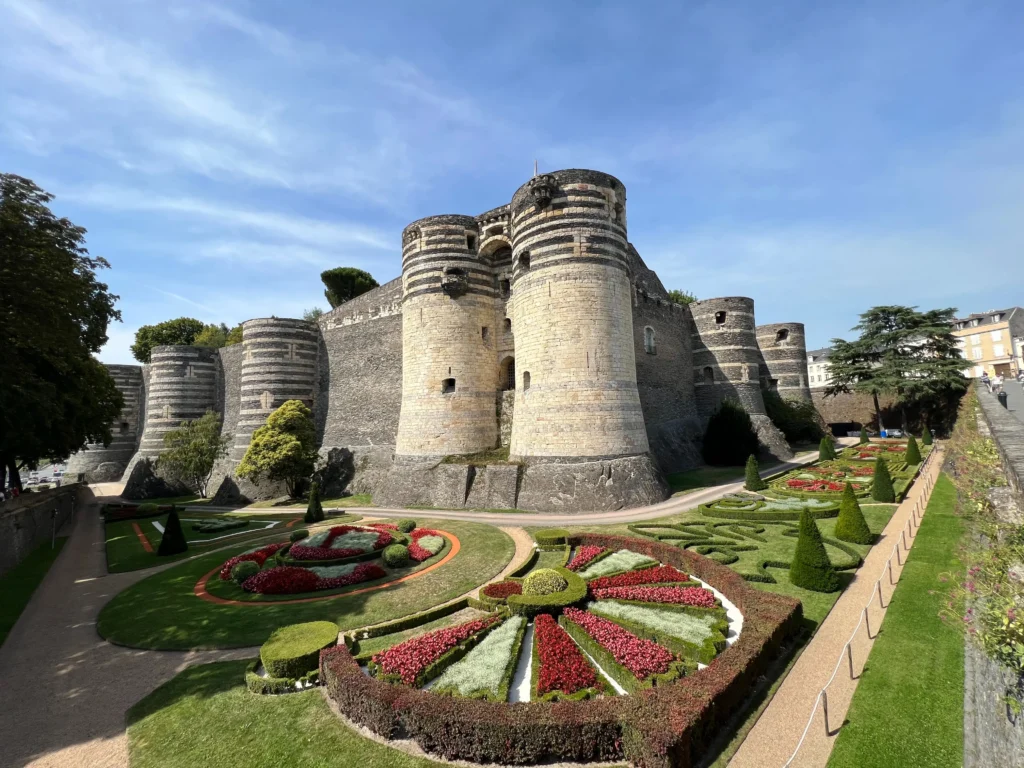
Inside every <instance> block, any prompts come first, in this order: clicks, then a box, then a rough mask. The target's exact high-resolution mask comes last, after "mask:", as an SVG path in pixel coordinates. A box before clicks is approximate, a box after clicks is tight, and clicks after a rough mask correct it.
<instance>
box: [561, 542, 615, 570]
mask: <svg viewBox="0 0 1024 768" xmlns="http://www.w3.org/2000/svg"><path fill="white" fill-rule="evenodd" d="M607 551H608V550H607V549H606V548H605V547H597V546H594V545H593V544H584V545H583V546H582V547H577V548H576V554H575V555H574V556H573V558H572V562H570V563H569V565H568V566H566V567H567V568H568V569H569V570H570V571H578V570H580V569H581V568H584V567H586V566H587V565H589V564H590V563H591V562H593V560H594V558H595V557H597V556H598V555H600V554H602V553H604V552H607Z"/></svg>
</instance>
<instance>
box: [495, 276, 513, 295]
mask: <svg viewBox="0 0 1024 768" xmlns="http://www.w3.org/2000/svg"><path fill="white" fill-rule="evenodd" d="M498 287H499V288H500V289H501V298H503V299H507V298H508V297H509V295H510V294H511V293H512V284H511V283H509V281H508V280H507V279H503V280H501V281H499V283H498Z"/></svg>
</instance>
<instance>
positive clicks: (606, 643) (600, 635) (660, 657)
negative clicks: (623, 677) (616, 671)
mask: <svg viewBox="0 0 1024 768" xmlns="http://www.w3.org/2000/svg"><path fill="white" fill-rule="evenodd" d="M562 615H563V616H565V617H566V618H567V619H569V621H571V622H573V623H574V624H577V625H579V626H580V627H582V628H583V630H584V631H585V632H586V633H587V634H588V635H590V636H591V637H592V638H594V640H596V641H597V642H598V643H600V644H601V646H602V647H604V648H605V650H607V651H608V652H609V653H611V655H612V656H613V657H614V658H615V661H617V662H618V663H619V664H621V665H622V666H624V667H625V668H626V669H628V670H629V671H630V672H632V673H633V676H634V677H636V679H637V680H643V679H645V678H647V677H650V676H651V675H656V674H660V673H662V672H667V671H668V669H669V667H670V666H671V665H672V662H673V661H675V656H673V655H672V652H671V651H670V650H668V649H667V648H664V647H662V646H660V645H658V644H657V643H655V642H654V641H652V640H645V639H644V638H641V637H637V636H636V635H634V634H633V633H632V632H627V631H626V630H624V629H623V628H622V627H620V626H619V625H618V624H616V623H615V622H614V621H609V620H608V619H602V618H601V617H600V616H595V615H594V614H592V613H587V612H586V611H581V610H580V609H579V608H566V609H565V611H563V613H562Z"/></svg>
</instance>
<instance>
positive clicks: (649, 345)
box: [644, 325, 655, 355]
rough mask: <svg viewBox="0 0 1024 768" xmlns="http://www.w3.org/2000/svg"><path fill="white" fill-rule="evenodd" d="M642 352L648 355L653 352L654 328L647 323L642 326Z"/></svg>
mask: <svg viewBox="0 0 1024 768" xmlns="http://www.w3.org/2000/svg"><path fill="white" fill-rule="evenodd" d="M644 352H646V353H647V354H648V355H653V354H655V346H654V329H653V328H651V326H649V325H648V326H647V327H646V328H644Z"/></svg>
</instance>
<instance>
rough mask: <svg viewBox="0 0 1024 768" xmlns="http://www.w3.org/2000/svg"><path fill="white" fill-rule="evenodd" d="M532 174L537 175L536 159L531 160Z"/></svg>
mask: <svg viewBox="0 0 1024 768" xmlns="http://www.w3.org/2000/svg"><path fill="white" fill-rule="evenodd" d="M533 175H534V176H536V175H537V161H536V160H534V161H533Z"/></svg>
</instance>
